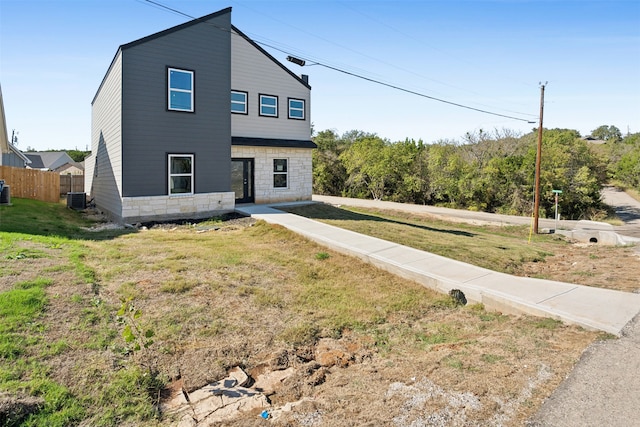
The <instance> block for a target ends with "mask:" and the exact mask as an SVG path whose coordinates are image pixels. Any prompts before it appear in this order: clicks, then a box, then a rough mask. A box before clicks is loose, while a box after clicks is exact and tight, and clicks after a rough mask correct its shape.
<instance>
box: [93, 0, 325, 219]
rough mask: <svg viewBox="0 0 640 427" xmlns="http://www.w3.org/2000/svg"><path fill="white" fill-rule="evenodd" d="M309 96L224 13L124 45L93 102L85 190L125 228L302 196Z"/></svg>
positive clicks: (307, 169)
mask: <svg viewBox="0 0 640 427" xmlns="http://www.w3.org/2000/svg"><path fill="white" fill-rule="evenodd" d="M310 91H311V87H310V86H309V84H308V82H307V78H306V76H302V77H298V76H296V75H295V74H293V73H292V72H291V71H289V70H288V69H287V68H286V67H285V66H284V65H283V64H281V63H280V62H278V61H277V60H276V59H275V58H273V57H272V56H271V55H269V54H268V53H267V52H266V51H264V50H263V49H262V48H261V47H259V46H258V45H257V44H256V43H255V42H253V41H252V40H250V39H249V38H248V37H247V36H246V35H244V34H243V33H242V32H241V31H240V30H238V29H237V28H235V27H234V26H232V25H231V8H227V9H224V10H221V11H219V12H216V13H213V14H210V15H207V16H204V17H202V18H199V19H195V20H193V21H190V22H187V23H185V24H182V25H178V26H176V27H173V28H170V29H167V30H165V31H162V32H159V33H156V34H153V35H150V36H148V37H145V38H142V39H140V40H137V41H134V42H131V43H128V44H125V45H122V46H120V47H119V49H118V51H117V53H116V55H115V57H114V59H113V61H112V63H111V65H110V67H109V70H108V71H107V74H106V75H105V77H104V79H103V81H102V83H101V85H100V87H99V89H98V91H97V93H96V95H95V97H94V99H93V101H92V126H91V128H92V135H91V140H92V147H91V156H89V157H87V158H86V159H85V168H86V174H85V189H87V191H88V192H89V194H90V195H89V197H90V198H92V199H93V200H94V202H95V204H96V206H97V207H98V208H99V209H101V210H103V211H105V212H106V213H108V214H109V215H110V216H111V217H112V218H114V219H116V220H119V221H122V222H141V221H151V220H170V219H187V218H206V217H210V216H215V215H219V214H221V213H224V212H230V211H233V210H234V209H235V204H236V203H251V202H255V203H269V202H280V201H283V202H284V201H295V200H310V199H311V194H312V182H311V180H312V170H311V151H312V149H313V148H315V147H316V146H315V144H314V143H313V142H312V141H311V140H310V136H311V121H310V118H309V110H310V105H309V102H310Z"/></svg>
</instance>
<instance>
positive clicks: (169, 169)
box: [167, 154, 194, 196]
mask: <svg viewBox="0 0 640 427" xmlns="http://www.w3.org/2000/svg"><path fill="white" fill-rule="evenodd" d="M176 157H188V158H189V160H190V164H191V171H189V173H171V160H172V159H174V158H176ZM193 158H194V155H193V154H169V155H168V160H169V162H168V167H167V175H168V181H167V192H168V193H169V196H185V195H191V194H193V175H194V173H193V169H194V164H193V163H194V162H193ZM174 177H190V178H191V182H190V188H191V192H189V193H174V192H172V186H171V181H172V178H174Z"/></svg>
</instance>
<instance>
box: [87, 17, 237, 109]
mask: <svg viewBox="0 0 640 427" xmlns="http://www.w3.org/2000/svg"><path fill="white" fill-rule="evenodd" d="M227 13H231V8H230V7H227V8H226V9H222V10H219V11H217V12H214V13H210V14H209V15H205V16H203V17H200V18H196V19H193V20H191V21H188V22H185V23H184V24H180V25H176V26H175V27H171V28H168V29H166V30H162V31H159V32H157V33H154V34H151V35H149V36H146V37H143V38H141V39H138V40H134V41H132V42H129V43H125V44H123V45H120V46H119V47H118V50H117V51H116V54H115V55H114V57H113V59H112V60H111V64H110V65H109V68H107V72H106V73H105V75H104V77H103V78H102V82H100V86H98V90H97V91H96V94H95V95H94V97H93V100H92V101H91V104H93V103H94V102H95V100H96V97H97V96H98V94H99V93H100V89H102V85H103V84H104V81H105V80H106V78H107V76H108V75H109V73H110V72H111V67H113V64H114V63H115V62H116V58H118V55H119V54H120V52H122V51H123V50H126V49H129V48H131V47H134V46H138V45H140V44H143V43H146V42H148V41H151V40H154V39H157V38H160V37H163V36H166V35H167V34H171V33H175V32H176V31H180V30H183V29H185V28H188V27H191V26H193V25H196V24H200V23H203V22H206V21H208V20H210V19H213V18H217V17H218V16H222V15H224V14H227ZM214 28H218V29H219V30H223V31H229V29H227V28H222V27H217V26H215V27H214Z"/></svg>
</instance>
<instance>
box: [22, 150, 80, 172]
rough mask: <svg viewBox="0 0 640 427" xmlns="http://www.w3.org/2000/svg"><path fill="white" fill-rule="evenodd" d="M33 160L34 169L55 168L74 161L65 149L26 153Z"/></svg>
mask: <svg viewBox="0 0 640 427" xmlns="http://www.w3.org/2000/svg"><path fill="white" fill-rule="evenodd" d="M26 156H27V157H28V158H29V160H31V165H30V166H31V168H32V169H47V170H55V169H57V168H59V167H60V166H62V165H64V164H67V163H73V159H72V158H71V157H70V156H69V155H68V154H67V153H65V152H64V151H41V152H31V153H26Z"/></svg>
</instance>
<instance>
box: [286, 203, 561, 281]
mask: <svg viewBox="0 0 640 427" xmlns="http://www.w3.org/2000/svg"><path fill="white" fill-rule="evenodd" d="M286 210H287V211H288V212H292V213H295V214H298V215H302V216H305V217H308V218H312V219H315V220H319V221H323V222H326V223H329V224H332V225H335V226H338V227H341V228H345V229H348V230H352V231H355V232H358V233H362V234H366V235H369V236H374V237H378V238H380V239H384V240H388V241H391V242H395V243H398V244H401V245H406V246H410V247H413V248H416V249H420V250H424V251H427V252H431V253H434V254H437V255H441V256H444V257H447V258H451V259H456V260H458V261H462V262H466V263H469V264H474V265H477V266H480V267H484V268H488V269H490V270H494V271H500V272H504V273H510V274H511V273H514V272H515V271H516V270H517V269H518V268H519V267H520V266H521V265H522V264H523V263H526V262H540V261H544V259H545V257H547V256H550V255H552V252H551V251H550V250H549V248H550V247H551V248H552V247H553V246H554V245H564V244H565V243H564V242H563V241H562V240H559V239H557V238H556V237H555V236H543V235H534V236H533V242H532V243H529V241H528V237H529V229H528V227H526V226H506V227H496V226H477V225H470V224H461V223H448V222H445V221H440V220H434V219H431V218H427V217H421V216H417V215H414V214H408V213H403V212H396V211H394V212H388V211H378V210H368V209H361V208H350V207H343V208H336V207H333V206H329V205H325V204H311V205H302V206H296V207H289V208H286Z"/></svg>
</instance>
